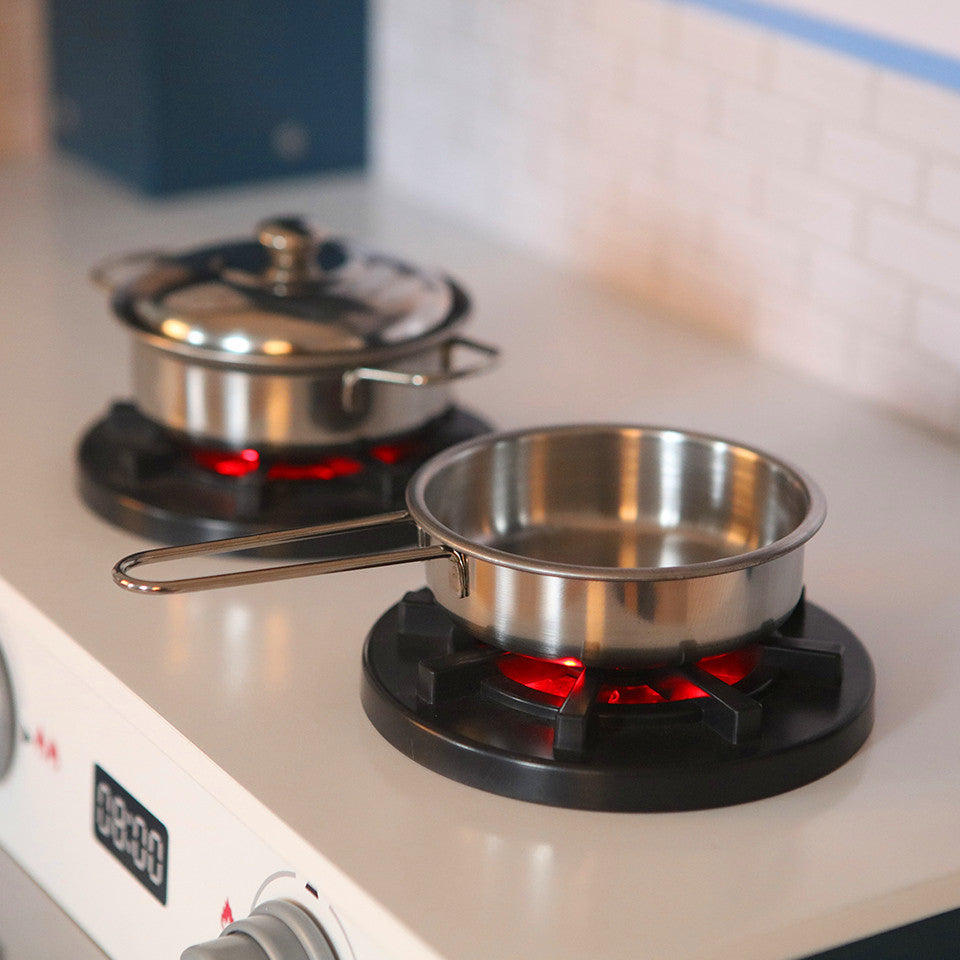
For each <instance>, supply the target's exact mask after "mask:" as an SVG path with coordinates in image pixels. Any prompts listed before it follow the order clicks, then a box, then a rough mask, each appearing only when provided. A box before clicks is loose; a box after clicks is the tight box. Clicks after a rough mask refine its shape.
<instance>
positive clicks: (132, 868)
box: [93, 765, 170, 904]
mask: <svg viewBox="0 0 960 960" xmlns="http://www.w3.org/2000/svg"><path fill="white" fill-rule="evenodd" d="M93 833H94V836H95V837H96V838H97V840H99V841H100V843H101V844H102V845H103V846H104V847H106V848H107V849H108V850H109V851H110V852H111V853H112V854H113V855H114V856H115V857H116V858H117V860H119V861H120V863H122V864H123V865H124V866H125V867H126V868H127V870H128V871H129V872H130V873H132V874H133V876H134V877H136V878H137V880H139V881H140V883H142V884H143V886H145V887H146V888H147V889H148V890H149V891H150V892H151V893H152V894H153V895H154V896H155V897H156V898H157V899H158V900H159V901H160V902H161V903H162V904H166V902H167V866H168V863H169V860H170V840H169V837H168V836H167V828H166V827H165V826H164V825H163V824H162V823H161V822H160V821H159V820H158V819H157V818H156V817H155V816H154V815H153V814H152V813H151V812H150V811H149V810H148V809H147V808H146V807H145V806H144V805H143V804H142V803H140V801H139V800H137V799H136V798H135V797H133V796H131V795H130V794H129V793H128V792H127V791H126V790H125V789H124V788H123V787H121V786H120V784H119V783H117V781H116V780H114V779H113V777H111V776H110V775H109V774H108V773H107V772H106V771H105V770H104V769H103V768H102V767H100V766H97V765H95V766H94V776H93Z"/></svg>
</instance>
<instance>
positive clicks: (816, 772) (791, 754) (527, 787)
mask: <svg viewBox="0 0 960 960" xmlns="http://www.w3.org/2000/svg"><path fill="white" fill-rule="evenodd" d="M512 656H515V655H513V654H509V653H506V652H504V651H501V650H499V649H497V648H495V647H491V646H487V645H485V644H482V643H480V642H478V641H477V640H475V639H474V638H473V637H471V636H470V635H469V634H467V633H466V632H464V631H463V630H461V629H460V628H458V627H456V626H455V625H454V623H453V621H452V620H451V619H450V618H449V616H448V615H447V614H446V612H445V611H444V610H443V609H442V608H441V607H440V606H439V605H437V604H436V602H435V601H434V600H433V596H432V594H431V593H430V592H429V591H428V590H421V591H419V592H417V593H410V594H407V595H406V596H405V597H404V599H403V601H402V602H401V603H399V604H398V605H396V606H395V607H393V608H391V610H389V611H388V612H387V613H386V614H385V615H384V616H383V617H382V618H381V619H380V620H379V621H378V622H377V624H376V625H375V626H374V628H373V630H372V631H371V633H370V635H369V637H368V639H367V645H366V648H365V651H364V686H363V704H364V708H365V710H366V711H367V714H368V716H369V717H370V719H371V720H372V722H373V724H374V726H375V727H376V728H377V729H378V730H379V731H380V733H381V734H383V736H385V737H386V738H387V739H388V740H389V741H390V742H391V743H393V744H394V745H395V746H397V747H399V748H400V749H401V750H403V751H404V752H405V753H407V754H408V755H409V756H412V757H414V758H415V759H416V760H417V761H418V762H420V763H422V764H424V765H425V766H427V767H430V768H431V769H433V770H436V771H438V772H440V773H442V774H444V775H446V776H449V777H451V778H453V779H455V780H459V781H462V782H464V783H467V784H470V785H472V786H476V787H480V788H482V789H485V790H489V791H492V792H494V793H500V794H504V795H506V796H510V797H516V798H519V799H524V800H531V801H535V802H539V803H549V804H555V805H560V806H570V807H582V808H589V809H604V810H638V811H640V810H649V811H652V810H685V809H696V808H703V807H715V806H724V805H728V804H733V803H741V802H744V801H747V800H754V799H759V798H761V797H766V796H770V795H773V794H776V793H781V792H783V791H785V790H790V789H793V788H794V787H797V786H800V785H802V784H805V783H808V782H810V781H812V780H815V779H817V778H819V777H821V776H823V775H825V774H826V773H829V772H830V771H831V770H834V769H835V768H836V767H838V766H840V765H841V764H842V763H844V762H845V761H846V760H847V759H849V758H850V757H851V756H852V755H853V754H854V753H855V752H856V751H857V749H859V747H860V746H861V744H862V743H863V742H864V740H865V739H866V737H867V735H868V734H869V732H870V728H871V726H872V718H873V712H872V706H873V687H874V680H873V668H872V666H871V663H870V659H869V657H868V655H867V653H866V651H865V650H864V648H863V646H862V645H861V644H860V642H859V641H858V640H857V639H856V637H854V635H853V634H852V633H851V632H850V631H849V630H847V629H846V627H844V626H843V625H842V624H841V623H840V622H839V621H837V620H836V619H834V618H833V617H831V616H829V614H827V613H825V612H824V611H823V610H821V609H820V608H818V607H816V606H814V605H812V604H807V603H805V602H803V601H801V603H800V604H799V605H798V607H797V609H796V610H795V611H794V612H793V614H792V615H791V617H790V619H789V620H788V621H787V622H786V623H785V624H784V625H783V626H782V627H781V628H780V630H778V631H776V632H775V633H773V634H772V635H770V636H769V637H767V638H766V639H764V640H763V641H762V642H761V643H760V644H758V645H757V647H756V652H755V656H754V657H753V661H752V666H751V667H750V668H749V669H748V670H747V671H746V673H745V674H744V675H743V676H742V678H740V679H738V680H737V682H735V683H727V682H725V681H724V680H723V679H720V678H719V677H717V676H715V675H714V674H713V673H711V672H710V671H709V670H708V669H705V662H701V663H690V664H682V665H679V666H675V667H661V668H654V669H649V670H610V669H597V668H591V667H587V668H574V673H575V674H576V676H575V679H574V680H573V682H572V685H571V686H570V689H569V692H567V693H566V694H565V695H563V696H556V695H553V694H551V693H546V692H543V691H542V690H539V689H530V688H529V687H527V686H525V685H524V684H522V683H519V682H517V681H516V680H513V679H511V678H510V677H509V676H507V675H505V672H504V670H503V669H502V666H503V663H504V658H509V657H512ZM677 682H683V683H686V684H688V685H691V686H692V687H693V688H695V691H696V695H695V696H693V697H691V698H689V699H677V700H673V701H668V702H658V703H632V702H611V698H610V697H609V695H608V694H605V693H604V691H609V690H610V689H611V688H613V689H625V688H626V689H629V688H631V687H634V686H635V685H637V684H641V683H642V684H645V685H649V686H650V687H651V688H654V689H656V688H665V687H671V686H676V684H677Z"/></svg>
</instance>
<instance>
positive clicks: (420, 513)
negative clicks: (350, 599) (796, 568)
mask: <svg viewBox="0 0 960 960" xmlns="http://www.w3.org/2000/svg"><path fill="white" fill-rule="evenodd" d="M624 431H630V432H640V433H651V434H679V435H680V436H681V437H683V438H684V439H690V440H695V441H699V442H703V443H722V444H725V445H726V446H728V447H731V448H734V449H738V450H744V451H747V452H748V453H751V454H753V455H755V456H756V457H758V458H760V459H763V460H766V461H767V462H768V463H770V464H773V465H774V466H776V467H779V468H780V470H782V471H783V472H784V473H785V474H786V475H787V476H788V477H790V478H791V479H792V480H793V481H794V482H795V483H796V484H797V485H798V486H799V487H800V488H801V489H802V490H803V491H804V492H805V493H806V495H807V509H806V512H805V514H804V516H803V519H802V520H801V521H800V523H799V524H797V525H796V526H795V527H794V528H793V529H792V530H791V531H790V532H789V533H787V534H786V535H785V536H783V537H780V538H779V539H778V540H774V541H773V542H771V543H768V544H765V545H764V546H762V547H758V548H757V549H755V550H748V551H746V552H744V553H739V554H735V555H734V556H730V557H721V558H717V559H715V560H706V561H701V562H697V563H687V564H678V565H676V566H662V567H661V566H646V567H606V566H588V565H579V564H568V563H560V562H557V561H549V560H540V559H536V558H533V557H525V556H522V555H519V554H513V553H508V552H507V551H505V550H499V549H497V548H495V547H489V546H486V545H484V544H480V543H477V542H476V541H475V540H471V539H469V538H468V537H465V536H463V535H462V534H460V533H458V532H457V531H455V530H453V529H451V528H450V527H447V526H446V525H445V524H443V523H441V522H440V521H439V520H438V519H437V518H436V517H435V516H434V514H433V513H432V511H431V510H430V509H429V508H428V507H427V505H426V501H425V491H426V488H427V486H428V484H429V483H430V481H431V480H433V479H434V478H435V477H436V476H438V475H439V474H442V473H443V471H444V470H446V469H447V468H448V467H449V466H450V465H451V464H453V463H454V462H456V461H458V460H461V459H462V458H464V457H466V456H469V455H470V454H471V453H472V452H473V451H474V450H476V449H479V448H483V447H492V446H493V445H494V444H497V443H501V442H504V441H512V440H517V439H521V438H529V437H533V436H537V435H543V434H551V435H556V434H562V433H568V434H576V433H622V432H624ZM406 501H407V509H408V510H409V512H410V515H411V517H412V518H413V520H414V521H415V523H416V524H417V526H418V527H419V528H420V529H421V530H422V531H423V532H425V533H426V534H428V535H429V537H430V538H431V539H432V540H433V541H435V542H439V543H443V544H446V545H447V546H449V547H451V548H452V549H454V550H456V551H457V552H458V553H460V554H462V555H463V556H464V557H467V558H473V559H476V560H481V561H486V562H488V563H492V564H495V565H497V566H502V567H508V568H510V569H514V570H524V571H527V572H530V573H536V574H541V575H545V576H555V577H561V578H564V579H578V580H605V581H645V582H650V581H658V580H687V579H693V578H697V577H711V576H719V575H722V574H725V573H732V572H734V571H737V570H745V569H747V568H749V567H757V566H760V565H761V564H765V563H769V562H771V561H773V560H776V559H778V558H779V557H782V556H784V555H786V554H788V553H791V552H792V551H794V550H796V549H797V548H799V547H801V546H803V544H804V543H806V542H807V540H809V539H810V538H811V537H812V536H813V535H814V534H815V533H816V532H817V531H818V530H819V529H820V527H821V526H822V525H823V522H824V519H825V518H826V509H827V506H826V498H825V497H824V495H823V492H822V491H821V489H820V487H819V486H818V485H817V484H816V483H815V482H814V481H813V480H812V479H811V478H810V477H809V476H808V475H807V473H806V472H805V471H803V470H801V469H799V468H798V467H795V466H794V465H793V464H791V463H789V462H788V461H786V460H784V459H783V458H781V457H778V456H774V455H773V454H769V453H767V452H765V451H763V450H761V449H759V448H757V447H754V446H750V445H748V444H745V443H743V442H742V441H739V440H732V439H729V438H727V437H721V436H718V435H715V434H711V433H706V432H702V431H697V430H686V429H682V428H677V427H669V426H657V425H647V424H634V423H606V422H598V423H570V424H558V425H555V426H546V427H544V426H539V427H525V428H519V429H515V430H506V431H501V432H496V433H488V434H482V435H481V436H479V437H474V438H472V439H470V440H465V441H463V442H462V443H459V444H456V445H454V446H452V447H448V448H447V449H446V450H444V451H442V452H441V453H439V454H436V455H434V456H433V457H431V458H430V460H428V461H427V463H425V464H424V465H423V466H422V467H421V468H420V469H419V470H418V471H417V472H416V473H415V474H414V475H413V477H412V478H411V480H410V482H409V484H408V485H407V491H406Z"/></svg>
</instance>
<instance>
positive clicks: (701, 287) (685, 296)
mask: <svg viewBox="0 0 960 960" xmlns="http://www.w3.org/2000/svg"><path fill="white" fill-rule="evenodd" d="M648 295H649V297H650V299H651V300H652V301H653V302H654V303H655V304H657V305H658V306H659V307H661V308H662V309H663V310H665V311H667V312H668V313H670V314H672V315H674V316H676V317H678V318H684V317H685V318H688V319H690V320H692V321H693V322H694V323H696V324H697V325H698V326H702V327H706V328H707V329H709V330H712V331H714V332H716V333H719V334H722V335H723V336H725V337H731V338H733V339H736V340H740V341H744V340H747V339H748V338H749V336H750V330H751V310H750V297H749V293H748V291H747V290H745V289H744V288H743V287H742V286H741V285H740V283H739V282H738V278H737V275H736V272H735V271H732V270H730V269H729V267H727V266H726V265H725V264H722V263H719V262H717V261H715V260H711V259H709V258H707V257H704V256H702V255H699V254H697V253H696V252H695V251H692V250H673V251H667V252H666V255H665V256H664V258H663V259H662V260H661V261H660V269H659V271H658V272H657V273H656V275H655V276H654V278H653V281H652V284H651V287H650V289H649V291H648Z"/></svg>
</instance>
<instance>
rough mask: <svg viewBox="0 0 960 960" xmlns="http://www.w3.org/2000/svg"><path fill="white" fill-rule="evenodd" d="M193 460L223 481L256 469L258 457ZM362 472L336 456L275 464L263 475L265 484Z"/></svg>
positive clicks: (214, 454) (248, 453) (200, 456)
mask: <svg viewBox="0 0 960 960" xmlns="http://www.w3.org/2000/svg"><path fill="white" fill-rule="evenodd" d="M193 459H194V461H195V462H196V463H197V464H198V465H199V466H201V467H203V468H204V469H206V470H212V471H213V472H214V473H219V474H220V475H221V476H223V477H245V476H246V475H247V474H248V473H254V472H255V471H257V470H259V469H260V453H259V451H257V450H254V449H252V448H247V449H246V450H240V451H238V452H233V451H231V452H224V451H222V450H194V451H193ZM363 468H364V467H363V463H362V462H361V461H360V460H357V459H356V458H355V457H348V456H343V455H339V456H330V457H323V458H322V459H320V460H314V461H310V462H306V463H296V462H292V461H286V460H275V461H274V462H272V463H271V464H270V466H269V467H268V468H267V471H266V475H267V479H268V480H334V479H336V478H337V477H352V476H354V475H355V474H358V473H360V472H361V471H362V470H363Z"/></svg>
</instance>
